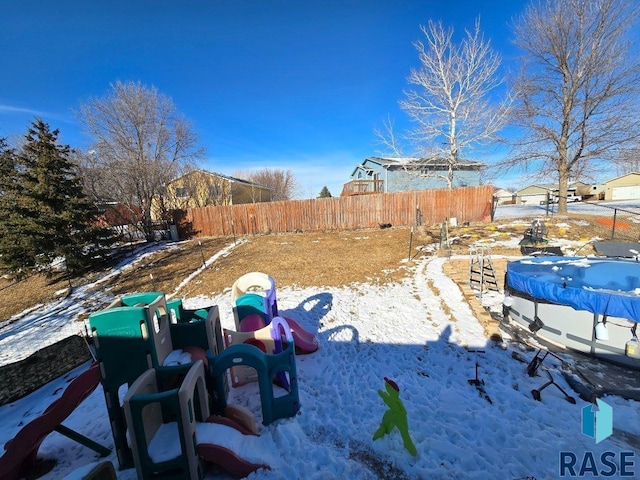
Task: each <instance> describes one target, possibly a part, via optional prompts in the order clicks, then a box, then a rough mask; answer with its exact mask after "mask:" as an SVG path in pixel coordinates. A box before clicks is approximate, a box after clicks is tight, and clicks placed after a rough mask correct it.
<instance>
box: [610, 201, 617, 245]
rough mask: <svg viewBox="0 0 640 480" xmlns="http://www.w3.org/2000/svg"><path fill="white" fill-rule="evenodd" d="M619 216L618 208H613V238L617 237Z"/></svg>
mask: <svg viewBox="0 0 640 480" xmlns="http://www.w3.org/2000/svg"><path fill="white" fill-rule="evenodd" d="M617 216H618V209H617V208H614V209H613V225H612V226H611V240H613V239H614V238H616V217H617Z"/></svg>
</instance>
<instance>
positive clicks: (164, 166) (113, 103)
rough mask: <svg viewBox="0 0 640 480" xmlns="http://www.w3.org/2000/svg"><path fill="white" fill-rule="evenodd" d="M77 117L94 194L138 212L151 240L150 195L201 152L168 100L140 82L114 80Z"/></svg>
mask: <svg viewBox="0 0 640 480" xmlns="http://www.w3.org/2000/svg"><path fill="white" fill-rule="evenodd" d="M78 117H79V119H80V121H81V123H82V125H83V127H84V129H85V131H86V133H87V134H88V135H89V136H90V137H91V138H92V141H93V145H92V153H91V154H89V155H85V159H87V158H89V159H90V162H88V163H90V165H91V169H92V170H91V171H92V174H93V175H98V176H99V177H100V179H99V180H94V181H93V183H94V188H95V191H96V193H97V194H100V195H109V197H110V198H109V199H110V200H115V201H117V202H120V203H123V204H124V205H127V206H129V207H130V208H131V209H132V210H133V209H134V208H135V207H139V208H140V209H141V211H142V230H143V232H144V235H145V237H146V238H147V240H150V239H152V238H153V224H152V217H151V209H152V201H153V199H154V197H162V196H163V195H164V194H165V186H166V185H167V183H169V182H170V181H171V180H172V179H174V178H176V177H177V176H179V174H180V173H181V172H183V171H184V169H185V168H187V167H189V166H191V164H192V161H194V160H195V159H196V158H198V157H200V156H201V155H202V153H203V150H202V148H200V147H199V145H198V137H197V135H196V134H195V133H194V131H193V129H192V127H191V125H190V124H189V122H188V121H187V120H185V118H184V117H183V116H182V115H180V114H179V113H178V112H177V110H176V107H175V105H174V103H173V101H172V100H171V99H170V98H169V97H167V96H165V95H163V94H161V93H160V92H158V90H157V89H156V88H155V87H147V86H145V85H142V84H141V83H140V82H125V83H123V82H120V81H118V82H116V83H115V84H112V85H111V90H110V91H109V92H108V93H107V94H106V95H105V96H104V97H101V98H92V99H90V100H89V101H88V102H87V103H86V104H84V105H82V106H81V107H80V110H79V112H78Z"/></svg>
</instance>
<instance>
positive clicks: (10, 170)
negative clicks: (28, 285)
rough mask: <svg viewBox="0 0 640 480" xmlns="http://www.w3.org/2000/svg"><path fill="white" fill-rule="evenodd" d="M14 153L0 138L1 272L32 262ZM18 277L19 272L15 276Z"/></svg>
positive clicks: (10, 270)
mask: <svg viewBox="0 0 640 480" xmlns="http://www.w3.org/2000/svg"><path fill="white" fill-rule="evenodd" d="M16 161H17V160H16V153H15V151H14V150H13V149H10V148H8V147H7V144H6V141H5V140H4V139H0V265H1V266H2V270H3V271H4V272H17V273H20V272H21V271H22V267H23V266H24V265H25V263H32V264H33V263H35V260H34V256H33V252H32V251H30V250H29V249H28V248H27V243H28V237H26V236H25V235H23V232H22V229H21V221H20V215H19V212H18V210H19V202H18V198H19V197H20V192H21V189H20V183H19V174H18V168H17V164H16ZM18 276H19V275H18Z"/></svg>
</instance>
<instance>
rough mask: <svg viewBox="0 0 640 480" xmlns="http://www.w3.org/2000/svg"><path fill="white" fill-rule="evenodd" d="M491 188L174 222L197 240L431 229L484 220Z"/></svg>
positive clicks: (291, 205)
mask: <svg viewBox="0 0 640 480" xmlns="http://www.w3.org/2000/svg"><path fill="white" fill-rule="evenodd" d="M493 191H494V187H493V186H491V185H484V186H480V187H463V188H454V189H452V190H448V189H437V190H412V191H408V192H399V193H380V194H371V195H354V196H349V197H334V198H314V199H309V200H289V201H281V202H265V203H247V204H241V205H227V206H220V207H201V208H190V209H188V210H187V211H186V215H185V217H184V218H183V219H182V221H181V222H180V223H182V224H183V225H184V222H186V223H187V225H188V227H189V228H188V230H190V232H191V233H192V234H193V235H195V236H198V237H220V236H231V235H247V234H257V233H277V232H295V231H327V230H355V229H358V228H372V227H378V226H379V225H380V224H386V223H390V224H392V225H395V226H409V225H435V224H439V223H441V222H442V221H444V220H446V219H449V218H454V217H455V218H456V219H457V221H458V222H459V223H460V222H475V221H488V220H489V219H490V216H491V202H492V197H493Z"/></svg>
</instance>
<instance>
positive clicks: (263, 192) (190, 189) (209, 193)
mask: <svg viewBox="0 0 640 480" xmlns="http://www.w3.org/2000/svg"><path fill="white" fill-rule="evenodd" d="M270 201H271V189H270V188H268V187H265V186H264V185H258V184H256V183H252V182H249V181H247V180H242V179H240V178H235V177H230V176H228V175H223V174H220V173H213V172H207V171H205V170H192V171H191V172H189V173H187V174H185V175H183V176H181V177H179V178H177V179H175V180H173V181H171V182H170V183H169V184H168V185H167V189H166V196H165V198H162V199H155V202H154V218H156V217H158V218H159V217H160V216H161V212H170V211H172V210H186V209H187V208H196V207H207V206H210V205H237V204H241V203H259V202H270Z"/></svg>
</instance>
